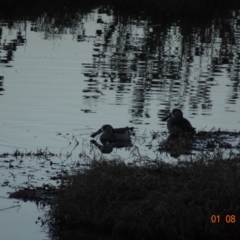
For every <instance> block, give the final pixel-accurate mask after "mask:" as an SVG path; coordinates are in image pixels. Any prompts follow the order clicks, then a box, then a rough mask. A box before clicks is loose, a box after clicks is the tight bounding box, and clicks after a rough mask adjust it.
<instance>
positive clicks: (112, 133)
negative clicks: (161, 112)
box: [91, 108, 195, 143]
mask: <svg viewBox="0 0 240 240" xmlns="http://www.w3.org/2000/svg"><path fill="white" fill-rule="evenodd" d="M162 120H163V121H166V120H167V128H168V131H169V133H170V135H173V136H177V135H179V134H182V133H192V134H194V133H195V128H194V127H192V125H191V123H190V122H189V121H188V120H187V119H186V118H184V117H183V113H182V111H181V110H180V109H178V108H174V109H173V110H172V112H170V114H169V115H168V116H166V117H165V118H163V119H162ZM132 131H133V127H125V128H113V127H112V126H111V125H108V124H106V125H103V126H102V127H101V128H100V129H99V130H98V131H97V132H95V133H93V134H92V135H91V137H95V136H97V135H98V134H100V133H102V135H101V137H100V140H101V141H102V142H105V143H106V142H117V141H127V140H130V136H131V133H132Z"/></svg>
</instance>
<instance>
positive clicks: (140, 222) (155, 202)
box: [43, 153, 240, 240]
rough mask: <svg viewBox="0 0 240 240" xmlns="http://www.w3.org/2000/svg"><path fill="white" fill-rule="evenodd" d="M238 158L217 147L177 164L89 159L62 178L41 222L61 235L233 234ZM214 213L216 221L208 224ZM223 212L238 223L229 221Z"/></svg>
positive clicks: (239, 191)
mask: <svg viewBox="0 0 240 240" xmlns="http://www.w3.org/2000/svg"><path fill="white" fill-rule="evenodd" d="M238 161H239V157H238V156H237V155H234V156H232V157H231V158H228V159H223V157H222V154H221V153H215V154H203V153H202V154H200V155H198V156H197V157H196V159H195V160H191V159H189V161H188V162H184V163H180V162H179V163H178V164H176V165H171V164H166V163H164V162H162V161H156V160H155V161H154V162H153V163H152V164H149V163H148V165H145V166H142V167H139V166H132V165H131V166H128V165H126V164H125V163H124V162H122V161H119V160H112V161H104V160H103V161H100V162H97V161H93V162H92V164H91V166H90V169H88V170H86V171H85V172H79V173H77V174H75V175H72V176H68V178H67V180H66V181H65V182H63V183H62V185H61V187H60V195H59V196H60V197H59V198H58V201H57V202H56V203H55V204H54V205H52V206H51V209H50V210H49V213H48V215H46V219H44V221H43V223H44V224H45V225H46V226H48V228H49V230H50V233H51V234H52V235H53V236H58V238H59V239H70V238H69V237H70V236H71V239H74V236H75V237H76V236H77V237H79V236H81V237H82V236H85V238H78V239H98V238H97V237H96V236H98V237H99V236H111V237H114V239H118V238H119V239H121V238H124V239H210V237H211V238H212V239H218V240H220V239H238V237H239V234H240V228H239V221H240V207H239V202H240V184H239V182H240V173H239V170H238V168H237V164H238ZM213 214H215V215H220V217H221V218H220V223H215V224H213V223H211V220H210V217H211V215H213ZM227 215H235V216H236V218H235V219H236V222H235V223H226V221H225V217H226V216H227ZM233 221H234V220H233ZM86 236H88V237H86ZM77 237H76V238H77ZM99 239H100V238H99Z"/></svg>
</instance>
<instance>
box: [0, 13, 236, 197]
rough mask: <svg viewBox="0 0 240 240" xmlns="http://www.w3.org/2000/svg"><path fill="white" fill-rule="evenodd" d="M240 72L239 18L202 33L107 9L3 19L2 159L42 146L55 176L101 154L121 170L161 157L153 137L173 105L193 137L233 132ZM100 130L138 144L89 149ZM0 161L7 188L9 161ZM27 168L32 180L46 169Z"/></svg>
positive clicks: (224, 20) (218, 21)
mask: <svg viewBox="0 0 240 240" xmlns="http://www.w3.org/2000/svg"><path fill="white" fill-rule="evenodd" d="M239 72H240V12H239V11H232V12H231V14H230V15H229V17H228V18H222V19H221V18H219V19H214V20H212V21H211V22H208V23H205V24H202V25H196V24H191V23H187V24H186V23H182V22H181V21H171V22H168V23H166V22H164V23H162V22H157V23H156V22H153V21H152V20H150V19H149V18H146V17H144V16H137V17H133V16H128V15H125V16H120V15H113V12H112V11H111V10H109V9H107V10H105V9H101V10H99V9H95V10H92V11H91V12H90V13H88V14H86V13H76V12H75V13H72V15H71V14H70V13H66V15H65V17H61V18H57V17H53V16H52V15H48V14H46V13H44V14H42V15H41V16H40V17H38V18H37V19H36V20H35V21H16V22H11V23H7V22H5V21H4V20H1V21H0V111H1V119H0V132H1V134H0V146H1V151H2V153H4V152H7V153H9V152H10V153H11V152H12V151H13V150H14V149H18V148H19V149H21V150H23V151H24V150H28V151H36V149H39V148H40V149H46V148H48V149H49V150H50V151H52V152H54V153H56V154H57V156H58V157H56V159H54V162H52V161H51V163H49V164H50V167H51V170H53V171H55V170H56V168H54V167H56V166H58V169H60V168H61V167H62V165H63V164H65V165H66V166H72V165H71V164H73V162H74V161H79V162H80V161H82V158H83V156H84V157H85V158H86V159H88V158H90V157H91V156H94V157H96V159H100V158H101V157H102V153H111V154H112V155H111V156H110V154H109V155H106V156H107V157H108V156H110V157H109V159H111V158H112V156H114V157H116V156H117V157H118V156H120V157H122V158H124V159H125V160H126V162H132V161H137V160H138V157H139V156H140V155H141V156H146V158H147V159H149V158H151V159H154V158H160V155H161V154H160V151H159V142H158V140H156V139H157V137H156V136H157V132H158V131H160V132H162V131H166V123H165V122H162V121H161V119H162V118H163V116H165V115H166V113H169V111H170V110H172V109H173V108H175V107H177V108H181V109H182V111H183V112H184V116H186V118H189V119H190V121H191V123H192V125H193V127H195V128H196V129H197V130H201V129H203V128H206V130H209V129H211V128H212V127H215V128H223V129H229V130H231V131H232V130H235V129H236V130H239V113H240V109H239V92H240V86H239V83H240V82H239ZM104 124H111V125H113V126H114V128H121V127H125V126H129V127H134V128H135V129H136V136H134V137H132V142H131V144H127V145H126V146H120V147H121V148H120V147H119V146H114V145H111V146H107V147H106V146H102V145H100V144H99V139H96V141H94V142H92V143H90V140H91V138H90V135H91V134H92V132H93V131H94V130H96V129H98V128H99V127H100V126H102V125H104ZM153 136H155V137H153ZM163 137H165V138H164V139H162V140H163V141H162V142H163V143H165V142H164V141H165V140H166V138H167V134H166V135H163ZM221 144H222V143H221ZM165 145H166V144H165ZM165 145H164V147H165V148H166V146H165ZM94 147H95V148H94ZM167 147H168V146H167ZM79 153H81V154H79ZM66 156H68V160H69V161H65V160H64V161H65V162H64V161H63V160H62V157H63V158H64V159H65V157H66ZM2 158H3V161H2V159H1V162H3V163H1V169H2V173H4V174H1V176H2V177H1V178H2V180H3V181H5V180H6V178H7V177H8V176H7V175H6V174H7V173H6V172H7V170H9V168H10V164H11V166H15V165H14V163H15V162H14V163H12V162H10V163H9V162H8V161H7V160H6V159H5V156H3V157H2ZM161 158H162V159H164V160H166V161H168V160H169V159H171V158H170V157H169V155H168V154H165V155H161ZM4 159H5V162H4ZM79 159H80V160H79ZM15 160H16V159H15ZM15 160H14V161H15ZM24 160H25V161H26V162H27V163H28V161H30V160H29V159H27V160H26V159H24ZM52 160H53V159H52ZM9 161H10V160H9ZM16 161H20V162H23V159H17V160H16ZM30 162H31V163H32V164H33V165H34V171H35V172H34V176H38V177H39V178H38V179H37V181H36V182H39V181H40V179H42V176H43V174H42V172H41V171H42V169H43V165H44V166H47V167H46V168H47V169H48V168H50V167H49V165H47V164H48V162H44V164H43V163H41V164H40V165H39V162H37V163H36V164H35V163H33V161H30ZM63 162H64V163H63ZM79 164H80V163H79ZM3 166H4V167H3ZM26 166H28V164H26V165H25V167H26ZM24 169H25V168H24ZM11 170H13V169H11ZM20 170H21V169H20ZM26 171H27V170H26ZM29 171H32V169H30V170H29ZM47 171H48V170H46V172H47ZM36 172H37V173H36ZM29 174H30V173H29ZM20 175H21V174H20V173H19V176H20ZM30 175H31V174H30ZM11 176H12V175H11ZM45 177H46V176H45ZM47 177H49V176H47ZM22 178H23V179H20V180H18V181H21V182H25V181H26V179H25V178H26V174H24V176H22ZM14 179H15V178H14ZM13 181H15V180H13ZM44 181H45V179H44ZM46 181H47V180H46ZM17 185H19V183H18V184H17ZM2 194H3V195H4V194H6V192H4V191H3V192H2Z"/></svg>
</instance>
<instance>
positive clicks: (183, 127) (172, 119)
mask: <svg viewBox="0 0 240 240" xmlns="http://www.w3.org/2000/svg"><path fill="white" fill-rule="evenodd" d="M166 120H167V128H168V132H169V133H170V135H173V136H178V135H179V134H182V133H192V134H194V133H195V132H196V130H195V128H194V127H192V124H191V123H190V122H189V121H188V120H187V119H186V118H184V117H183V113H182V111H181V110H180V109H178V108H174V109H173V110H172V112H170V114H169V115H168V116H166V117H165V118H163V119H162V121H166Z"/></svg>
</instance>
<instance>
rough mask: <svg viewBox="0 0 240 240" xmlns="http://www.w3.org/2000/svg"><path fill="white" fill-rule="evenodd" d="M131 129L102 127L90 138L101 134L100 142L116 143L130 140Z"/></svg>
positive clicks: (107, 125) (106, 125)
mask: <svg viewBox="0 0 240 240" xmlns="http://www.w3.org/2000/svg"><path fill="white" fill-rule="evenodd" d="M132 131H133V127H125V128H113V127H112V126H111V125H109V124H105V125H103V126H102V127H101V128H100V129H99V130H98V131H96V132H95V133H93V134H92V135H91V137H92V138H94V137H95V136H97V135H98V134H100V133H102V135H101V136H100V140H101V142H104V143H106V142H117V141H127V140H130V137H131V133H132Z"/></svg>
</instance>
